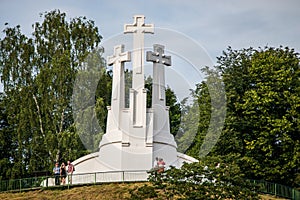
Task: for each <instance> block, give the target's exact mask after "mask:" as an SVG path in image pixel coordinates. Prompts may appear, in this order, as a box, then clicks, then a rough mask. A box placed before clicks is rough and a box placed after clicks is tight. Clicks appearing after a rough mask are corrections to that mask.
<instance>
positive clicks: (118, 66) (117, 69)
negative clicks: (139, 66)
mask: <svg viewBox="0 0 300 200" xmlns="http://www.w3.org/2000/svg"><path fill="white" fill-rule="evenodd" d="M128 61H130V53H129V52H128V51H127V52H124V45H117V46H115V47H114V55H112V56H108V57H107V62H108V63H107V64H108V65H109V66H111V65H113V87H112V90H113V91H112V95H113V98H112V99H113V100H115V99H118V94H120V101H123V99H122V98H123V96H122V94H123V93H124V91H123V90H124V83H123V82H124V62H128ZM120 103H122V102H120Z"/></svg>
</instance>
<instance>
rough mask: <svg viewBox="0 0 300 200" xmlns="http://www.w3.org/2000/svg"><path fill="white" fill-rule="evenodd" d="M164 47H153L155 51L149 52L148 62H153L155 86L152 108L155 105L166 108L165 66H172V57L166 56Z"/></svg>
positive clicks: (153, 88)
mask: <svg viewBox="0 0 300 200" xmlns="http://www.w3.org/2000/svg"><path fill="white" fill-rule="evenodd" d="M164 48H165V47H164V46H163V45H159V44H155V45H153V49H154V51H153V52H152V51H148V52H147V58H146V60H147V61H148V62H149V61H150V62H153V86H152V107H153V105H155V104H161V105H162V106H165V96H166V95H165V89H166V88H165V69H164V65H166V66H171V56H166V55H165V54H164Z"/></svg>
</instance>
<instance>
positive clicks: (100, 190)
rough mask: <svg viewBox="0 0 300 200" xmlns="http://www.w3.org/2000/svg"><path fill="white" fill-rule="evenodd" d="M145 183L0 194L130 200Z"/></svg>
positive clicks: (8, 199) (31, 199)
mask: <svg viewBox="0 0 300 200" xmlns="http://www.w3.org/2000/svg"><path fill="white" fill-rule="evenodd" d="M144 184H145V183H110V184H102V185H92V186H81V187H73V188H70V189H67V188H62V187H59V188H52V189H44V190H35V191H27V192H18V193H0V199H1V200H35V199H36V200H49V199H51V200H52V199H53V200H54V199H55V200H56V199H70V200H73V199H82V200H98V199H101V200H102V199H104V200H117V199H130V193H129V191H130V190H131V189H134V188H135V187H139V186H142V185H144ZM261 197H262V199H263V200H275V199H276V200H280V199H282V198H275V197H272V196H269V195H261Z"/></svg>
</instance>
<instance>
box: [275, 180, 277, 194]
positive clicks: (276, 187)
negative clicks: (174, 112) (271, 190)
mask: <svg viewBox="0 0 300 200" xmlns="http://www.w3.org/2000/svg"><path fill="white" fill-rule="evenodd" d="M275 196H277V183H275Z"/></svg>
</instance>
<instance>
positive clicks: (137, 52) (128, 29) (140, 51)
mask: <svg viewBox="0 0 300 200" xmlns="http://www.w3.org/2000/svg"><path fill="white" fill-rule="evenodd" d="M124 33H133V71H135V73H138V74H140V73H143V70H142V68H143V67H144V33H154V25H153V24H145V16H144V15H135V16H134V23H133V24H125V25H124Z"/></svg>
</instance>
